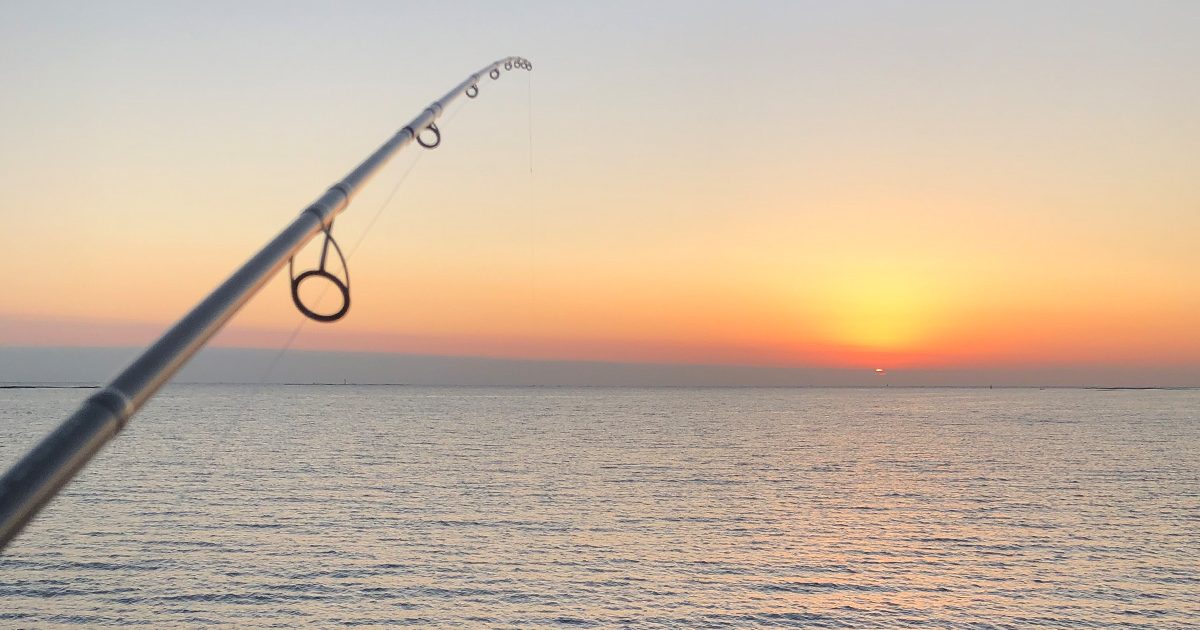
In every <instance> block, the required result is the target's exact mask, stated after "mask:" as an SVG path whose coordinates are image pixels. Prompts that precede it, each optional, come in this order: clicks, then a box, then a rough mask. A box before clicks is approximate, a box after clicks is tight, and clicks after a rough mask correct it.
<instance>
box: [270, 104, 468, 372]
mask: <svg viewBox="0 0 1200 630" xmlns="http://www.w3.org/2000/svg"><path fill="white" fill-rule="evenodd" d="M472 98H473V97H472ZM461 111H462V103H461V102H457V103H455V104H454V105H453V106H452V107H451V109H450V111H448V112H447V113H446V123H450V122H453V121H454V118H455V117H456V116H458V114H459V112H461ZM425 153H426V152H425V151H422V152H420V153H418V154H417V157H416V158H415V159H414V160H413V161H412V162H411V163H410V164H409V165H408V168H406V169H405V170H404V171H403V172H402V173H401V174H400V177H399V179H397V180H396V183H395V184H394V185H393V186H392V189H391V191H390V192H388V194H387V197H385V198H384V200H383V202H382V203H381V204H379V208H377V209H376V210H375V214H374V215H372V217H371V220H370V221H368V222H367V226H366V228H364V229H363V231H362V232H361V233H359V235H358V240H356V241H355V242H354V245H353V246H352V247H350V248H349V249H348V250H347V252H346V257H345V260H346V264H347V265H348V264H349V263H350V259H351V258H353V257H354V253H355V252H357V251H358V248H359V247H361V246H362V244H363V241H365V240H366V239H367V235H368V234H370V232H371V229H372V228H373V227H375V223H376V222H377V221H378V220H379V218H380V217H381V216H383V211H384V210H386V209H387V207H388V206H389V205H390V204H391V203H392V199H394V198H395V197H396V193H397V192H398V191H399V190H400V186H401V185H403V184H404V181H405V180H407V179H408V176H409V175H410V174H411V173H412V172H413V169H415V168H416V167H417V164H420V162H421V159H422V158H424V157H425ZM346 273H347V274H348V273H349V271H347V272H346ZM329 287H330V285H329V284H326V285H325V286H324V288H322V289H321V292H320V293H319V294H318V295H317V302H316V304H317V306H318V307H320V306H321V304H322V302H323V301H324V300H325V297H326V295H327V294H328V293H329ZM308 322H309V318H308V317H301V318H300V321H299V322H297V324H296V326H295V328H293V329H292V332H291V334H290V335H289V336H288V338H287V341H285V342H284V344H283V347H281V348H280V349H279V352H278V353H277V354H276V355H275V358H273V359H272V360H271V362H270V364H268V365H267V369H266V370H265V371H264V372H263V375H262V376H261V377H260V378H259V379H258V383H257V384H258V385H262V384H263V383H265V382H266V380H267V378H269V377H270V375H271V373H272V372H273V371H274V370H275V367H276V366H278V364H279V361H280V360H281V359H283V355H284V354H286V353H287V351H288V350H289V349H291V347H292V344H293V343H294V342H295V341H296V338H297V337H298V336H299V335H300V331H302V330H303V329H304V327H305V326H307V325H308Z"/></svg>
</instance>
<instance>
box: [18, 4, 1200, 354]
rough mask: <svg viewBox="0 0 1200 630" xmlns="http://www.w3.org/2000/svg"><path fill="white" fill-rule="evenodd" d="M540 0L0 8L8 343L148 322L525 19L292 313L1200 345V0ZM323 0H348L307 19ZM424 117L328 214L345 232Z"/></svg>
mask: <svg viewBox="0 0 1200 630" xmlns="http://www.w3.org/2000/svg"><path fill="white" fill-rule="evenodd" d="M542 8H543V9H546V11H545V12H543V13H540V14H539V17H538V19H536V20H528V21H513V22H511V23H510V22H506V21H505V19H506V18H504V17H503V16H502V15H500V14H499V13H498V14H497V15H496V16H494V17H495V20H496V21H493V22H491V23H490V24H489V22H488V20H486V19H482V20H481V21H480V25H478V26H467V27H465V28H467V29H468V30H467V32H466V33H465V34H464V37H463V38H462V39H463V40H464V42H466V43H464V45H463V46H462V48H461V49H455V50H454V51H453V52H452V53H448V54H446V55H443V56H440V57H439V58H438V59H436V60H435V61H431V62H430V63H428V64H425V65H423V66H420V67H414V66H413V64H411V63H403V62H399V61H397V60H403V59H406V58H410V57H411V54H412V53H411V51H410V50H409V48H410V47H411V49H412V50H421V49H422V46H424V45H426V44H428V45H433V44H432V42H433V40H430V42H428V43H427V42H423V40H422V38H430V37H433V35H430V34H422V33H417V34H415V35H414V36H413V38H412V39H407V40H401V41H397V40H396V39H395V38H394V37H391V35H394V33H393V31H391V30H388V29H385V28H382V27H376V26H375V22H377V21H380V20H382V21H384V22H386V21H387V20H386V19H385V18H386V17H387V16H384V17H383V18H381V17H380V16H376V15H369V14H367V13H366V12H337V13H335V14H331V15H323V14H322V15H307V14H306V12H307V13H313V12H317V13H321V12H323V11H333V9H330V8H324V9H318V8H314V7H308V8H306V9H303V10H299V9H298V10H297V11H298V16H289V17H288V18H287V19H285V22H287V24H285V25H283V26H278V25H274V23H273V22H271V21H270V20H269V19H268V18H269V17H270V16H266V15H257V14H255V12H254V11H249V12H247V13H245V14H241V15H238V16H234V17H233V18H231V19H234V20H240V22H237V24H238V28H232V29H231V28H228V25H224V22H222V19H223V18H222V17H221V16H218V15H216V14H215V13H211V12H209V11H208V10H206V9H204V8H202V7H189V8H180V7H173V8H168V7H163V8H158V9H152V10H154V11H160V12H161V15H158V16H157V18H158V21H154V20H151V21H149V22H148V23H153V24H156V25H157V26H156V29H158V30H154V29H149V27H146V26H139V25H137V24H126V23H124V22H122V21H121V20H119V19H118V18H119V16H117V15H114V14H110V13H106V12H105V11H104V9H102V8H92V9H87V10H85V11H84V12H85V13H87V12H98V13H97V14H96V15H81V16H64V15H51V14H49V13H45V12H41V11H40V10H39V9H37V8H27V9H21V10H20V11H21V12H23V13H21V14H20V15H18V16H17V19H15V20H11V21H9V23H8V24H7V25H6V26H3V27H0V34H3V35H5V38H6V40H7V41H6V43H5V44H4V46H6V47H8V48H7V49H6V50H5V51H3V54H0V79H3V80H4V82H5V84H6V85H9V86H13V87H14V90H13V93H14V94H17V95H18V96H17V97H15V98H12V99H7V100H6V101H5V102H4V103H0V138H3V139H4V140H3V149H4V150H3V152H2V153H0V212H2V213H3V216H4V218H5V219H6V220H5V225H6V227H7V229H5V230H3V231H0V250H2V251H4V252H5V253H6V254H7V258H8V260H9V265H8V267H9V273H8V274H7V275H6V279H5V282H4V284H5V289H4V292H3V294H2V295H3V298H2V301H0V344H3V345H10V346H22V345H101V346H105V345H137V344H142V343H145V342H147V341H149V340H150V339H152V338H153V337H154V335H155V334H156V333H157V332H158V331H159V330H161V329H162V328H163V327H165V326H166V325H167V324H169V323H170V322H172V321H173V320H174V319H176V318H178V317H179V316H180V315H181V314H182V313H184V312H185V311H186V310H187V309H188V308H189V307H190V305H191V304H193V303H195V301H197V300H198V299H199V298H200V297H202V296H203V295H204V293H206V292H207V291H208V290H209V289H210V288H211V287H212V286H214V285H215V284H216V283H217V282H218V281H219V280H221V279H222V278H223V277H224V276H225V275H226V274H228V273H229V272H230V271H231V270H232V269H233V268H234V267H235V266H236V265H237V264H239V263H240V262H241V261H242V260H244V259H245V258H246V257H247V256H248V255H249V254H250V253H252V252H253V251H254V249H255V248H256V247H257V246H258V245H259V244H261V243H263V242H265V240H266V239H267V238H268V237H269V236H271V235H273V234H274V232H275V231H277V230H278V229H279V228H281V227H282V226H283V225H284V224H285V222H287V221H288V220H290V218H291V217H292V216H294V215H295V213H297V212H298V211H299V210H300V209H301V208H303V207H304V205H305V204H306V203H307V202H309V201H310V200H311V199H313V198H315V197H316V196H317V195H318V194H319V193H320V192H321V190H323V188H324V187H325V186H328V185H329V184H330V183H332V182H333V181H335V180H336V179H337V178H338V177H340V176H341V175H342V174H343V173H344V172H345V171H347V170H348V169H349V168H350V167H351V166H353V165H354V164H355V163H356V162H357V160H359V159H361V158H362V157H365V155H366V154H367V153H368V152H369V151H370V150H371V149H373V148H374V147H375V146H376V145H377V144H378V143H379V142H381V141H383V140H384V139H385V138H386V136H387V135H388V134H389V133H391V132H393V131H394V130H395V128H396V127H397V126H399V125H401V124H403V122H404V121H406V120H407V119H408V118H409V117H411V116H412V115H414V114H415V113H417V112H418V111H419V109H420V108H421V107H423V106H424V105H425V104H426V103H427V102H428V101H429V100H431V99H432V98H434V97H435V96H437V95H440V94H441V93H442V91H443V90H444V89H445V88H446V87H448V86H449V85H452V84H453V83H455V82H457V81H458V80H460V79H461V77H462V76H464V75H465V74H466V73H468V72H470V71H473V70H474V69H475V68H476V67H477V66H479V65H481V64H482V63H483V62H485V61H488V60H490V59H492V58H495V57H498V56H501V55H504V54H520V55H524V56H527V57H529V58H531V59H533V61H534V63H535V71H534V73H533V75H532V76H531V77H530V78H529V79H527V78H526V76H525V75H524V74H513V75H508V76H506V77H505V78H504V79H503V80H502V81H499V82H495V83H489V84H487V85H484V86H483V88H484V89H483V91H482V94H481V98H479V99H476V100H473V101H470V102H468V103H467V104H466V106H465V107H464V108H463V109H462V110H461V111H459V112H456V113H454V114H453V116H454V117H453V118H452V119H448V120H447V121H446V122H445V123H444V124H443V125H442V127H443V130H444V133H445V142H444V145H443V146H442V147H441V148H439V149H437V150H436V151H434V152H430V153H428V154H427V155H424V156H421V159H420V162H419V163H418V164H417V165H416V167H415V169H414V170H413V172H412V175H411V176H410V177H408V178H407V179H406V180H405V181H404V182H403V184H402V186H401V187H400V189H399V192H398V194H397V196H396V198H395V199H394V200H393V202H392V203H391V204H390V205H389V206H388V207H387V208H386V209H385V212H384V214H383V215H381V218H380V220H379V221H378V223H376V224H375V226H374V227H373V229H372V230H371V232H370V233H369V234H368V236H367V238H366V239H365V240H364V242H363V245H362V247H361V249H359V250H358V251H357V252H356V253H355V254H354V257H353V260H352V261H351V263H350V267H351V270H352V272H353V290H354V306H353V308H352V309H351V312H350V315H349V316H348V317H347V318H346V319H345V320H344V321H342V322H339V323H337V324H334V325H325V324H309V325H307V326H305V328H304V329H303V330H302V331H301V333H300V335H299V336H298V337H297V339H296V342H295V347H297V348H319V349H343V350H369V351H387V352H402V353H430V354H455V355H483V356H501V357H532V358H569V359H598V360H612V361H656V362H687V363H691V362H694V363H737V364H761V365H785V366H786V365H827V366H839V367H863V368H874V367H876V366H884V367H888V368H896V367H900V368H903V367H956V366H1003V365H1036V364H1061V363H1096V364H1119V363H1132V364H1145V365H1156V366H1163V365H1175V364H1189V365H1194V364H1196V363H1200V335H1198V334H1197V333H1196V324H1197V322H1200V282H1196V280H1195V274H1196V270H1197V269H1200V247H1196V244H1197V243H1198V242H1200V189H1197V187H1196V186H1195V182H1196V181H1200V160H1197V159H1196V156H1200V125H1197V123H1196V122H1195V112H1196V111H1200V107H1198V106H1200V87H1197V85H1198V84H1197V82H1196V81H1195V77H1194V69H1195V67H1196V65H1197V63H1198V62H1200V51H1198V48H1197V44H1196V43H1195V42H1196V41H1197V38H1195V37H1193V35H1194V33H1189V32H1188V29H1187V28H1186V26H1181V23H1182V24H1184V25H1186V24H1187V23H1191V24H1195V23H1196V20H1197V18H1198V17H1200V10H1197V9H1196V8H1194V7H1190V6H1187V5H1177V6H1172V7H1170V8H1169V11H1168V9H1167V8H1166V7H1160V8H1162V9H1163V10H1162V11H1161V12H1159V13H1154V12H1143V11H1136V10H1135V9H1134V8H1133V7H1125V8H1121V7H1109V6H1106V7H1105V8H1104V10H1099V9H1098V10H1097V11H1096V13H1097V14H1096V15H1095V16H1085V17H1083V18H1079V16H1074V15H1073V16H1072V26H1071V28H1069V29H1065V30H1064V29H1062V28H1059V27H1060V26H1061V24H1062V22H1061V20H1062V19H1063V18H1064V17H1065V15H1060V14H1059V13H1060V12H1061V11H1063V10H1064V9H1056V8H1044V7H1043V8H1035V7H1034V6H1033V5H1031V6H1021V7H1014V8H1006V5H996V6H991V7H981V8H976V9H967V8H963V7H955V6H953V5H948V6H942V5H934V4H930V5H926V6H921V7H917V8H913V9H911V10H903V9H898V8H895V7H891V8H887V7H881V8H878V10H876V11H861V10H858V9H852V8H847V9H837V8H832V7H825V8H821V9H815V8H812V7H809V8H808V11H809V12H808V13H805V11H804V10H802V9H800V8H798V7H796V6H793V5H792V4H778V5H777V4H765V3H764V4H756V5H751V10H748V11H742V12H731V9H729V8H728V7H723V6H722V5H720V4H713V5H708V4H703V5H697V6H696V7H695V9H694V10H693V11H690V12H687V13H686V14H685V15H682V16H676V15H672V14H670V12H669V11H667V10H666V9H665V8H662V7H660V8H658V9H654V10H652V11H650V14H649V15H647V16H645V17H646V19H645V21H639V22H636V23H630V22H629V10H630V9H631V7H630V6H626V5H621V4H617V5H610V6H608V7H588V8H578V9H577V10H573V11H566V10H563V9H557V10H552V5H547V6H545V7H542ZM387 11H395V12H399V11H402V10H401V9H397V8H392V9H388V10H386V11H384V12H385V13H386V12H387ZM410 11H418V10H417V9H410ZM419 11H433V12H435V13H436V11H438V9H433V8H424V9H419ZM1171 11H1174V12H1177V13H1181V14H1183V15H1170V14H1168V13H1170V12H1171ZM1068 13H1070V12H1068ZM391 17H392V18H394V19H395V20H398V21H400V20H407V19H410V18H411V17H412V16H407V15H393V16H391ZM425 17H429V18H430V19H438V18H444V17H450V16H439V15H434V14H431V15H430V16H425ZM1077 18H1078V19H1077ZM289 20H291V21H289ZM329 20H332V21H333V22H334V23H335V24H336V26H335V27H333V30H335V31H340V32H356V33H358V34H359V36H358V37H356V38H350V40H351V41H343V42H334V43H331V44H330V45H329V46H327V47H322V48H321V50H320V51H314V50H311V49H310V47H306V46H302V45H300V44H299V43H297V42H302V41H305V37H295V36H294V35H295V33H294V32H292V30H291V29H293V28H294V29H300V32H303V30H304V29H306V28H315V24H324V23H325V22H326V21H329ZM1188 20H1190V22H1188ZM164 24H165V26H164ZM185 25H187V28H186V32H187V35H186V36H182V37H177V38H176V37H166V36H164V35H163V34H162V32H160V31H163V30H164V29H165V31H166V32H171V28H173V27H175V28H181V29H182V28H184V26H185ZM484 25H488V26H489V28H484ZM585 25H586V26H588V28H584V27H585ZM730 25H733V26H736V28H731V27H730ZM322 28H328V27H326V26H322ZM31 33H33V34H31ZM563 33H574V34H576V36H573V37H571V38H565V37H563V36H562V34H563ZM35 35H36V37H35ZM5 38H0V39H5ZM614 38H616V39H614ZM614 50H616V51H617V52H616V53H615V54H614V53H613V51H614ZM599 60H603V61H604V63H597V61H599ZM347 66H355V68H354V69H353V70H349V71H347V72H346V73H344V74H339V73H331V72H329V69H330V68H342V67H347ZM397 68H404V69H405V70H406V71H407V72H406V73H405V74H404V75H403V79H401V77H400V76H398V74H397V72H396V69H397ZM530 81H531V83H530ZM530 103H532V108H533V109H532V112H533V116H532V118H533V129H532V133H531V130H530V128H529V126H528V125H529V111H530V110H529V106H530ZM531 137H532V139H533V140H532V142H533V144H532V149H531V147H530V138H531ZM413 149H414V150H413V151H411V152H410V153H407V154H405V155H404V156H402V157H400V158H399V159H398V160H397V162H396V163H395V164H393V165H392V166H391V167H390V168H389V170H388V171H387V172H385V173H384V174H382V175H381V176H380V177H379V178H378V179H377V180H376V181H375V182H373V183H372V185H371V186H370V187H369V188H368V190H367V191H366V192H365V193H364V194H363V195H362V197H360V198H359V199H358V200H357V201H356V202H355V204H354V205H352V206H351V208H350V209H349V210H348V211H347V213H346V214H345V215H344V216H343V218H341V219H339V220H338V222H337V225H336V227H335V234H336V235H337V236H338V237H339V239H340V241H341V242H342V244H343V246H344V247H346V248H348V249H349V248H352V247H353V246H354V244H355V243H356V242H357V241H358V240H359V238H360V237H361V236H362V234H363V232H364V230H365V229H366V227H367V225H368V223H369V222H370V220H371V218H372V217H373V216H374V214H375V211H376V210H377V209H378V208H379V206H380V204H381V202H382V201H383V199H384V198H385V197H386V196H387V194H388V192H390V190H391V187H392V185H393V184H394V183H395V182H396V180H397V178H398V177H399V175H400V173H402V172H403V171H405V170H407V168H408V167H409V165H411V164H412V162H413V160H415V159H417V157H418V153H417V150H416V147H414V148H413ZM531 153H532V156H533V173H532V174H530V172H529V170H530V155H531ZM298 317H299V316H298V315H297V314H296V313H295V311H294V309H293V307H292V306H291V304H290V299H289V297H288V290H287V286H286V283H285V282H284V281H283V280H282V279H276V280H275V281H274V282H272V283H271V285H270V286H268V287H267V288H266V289H265V290H264V291H263V293H262V294H261V295H260V296H259V297H258V298H256V299H255V300H254V301H253V302H252V303H251V304H250V305H249V306H248V307H247V308H246V310H245V311H244V312H243V313H242V314H241V315H239V316H238V317H237V318H236V319H235V321H234V322H233V324H232V325H231V328H230V329H229V330H228V331H227V332H226V333H223V334H222V335H221V336H220V337H219V338H218V340H217V343H219V344H222V345H233V346H252V347H278V346H279V345H280V344H282V343H283V341H284V340H285V339H287V337H288V335H289V333H290V331H291V330H292V328H293V326H295V325H296V323H297V322H298V321H299V320H298Z"/></svg>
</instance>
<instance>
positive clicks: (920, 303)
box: [826, 273, 938, 352]
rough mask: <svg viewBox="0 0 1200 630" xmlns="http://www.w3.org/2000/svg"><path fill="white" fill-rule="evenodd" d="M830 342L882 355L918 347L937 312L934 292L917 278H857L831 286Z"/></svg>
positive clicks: (860, 275) (869, 275) (865, 275)
mask: <svg viewBox="0 0 1200 630" xmlns="http://www.w3.org/2000/svg"><path fill="white" fill-rule="evenodd" d="M830 289H831V290H830V291H829V295H828V296H827V298H826V304H827V306H828V308H829V313H828V319H827V321H828V322H829V324H828V331H827V334H828V335H829V340H830V341H832V342H834V343H838V344H843V345H846V346H850V347H854V348H860V349H863V350H873V351H882V352H904V351H912V350H914V349H916V348H918V347H919V346H920V345H921V344H922V343H923V342H924V341H926V340H927V339H928V338H929V336H930V335H931V333H932V330H931V329H932V328H933V325H934V322H933V319H934V316H935V314H936V313H937V312H938V309H937V304H936V300H935V299H934V292H933V291H932V290H931V289H930V288H929V287H928V286H927V284H926V283H924V282H922V281H921V279H920V278H918V277H913V276H903V275H896V274H889V273H857V274H854V277H852V278H846V279H844V280H842V281H840V282H838V283H837V284H836V285H833V286H831V287H830Z"/></svg>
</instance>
